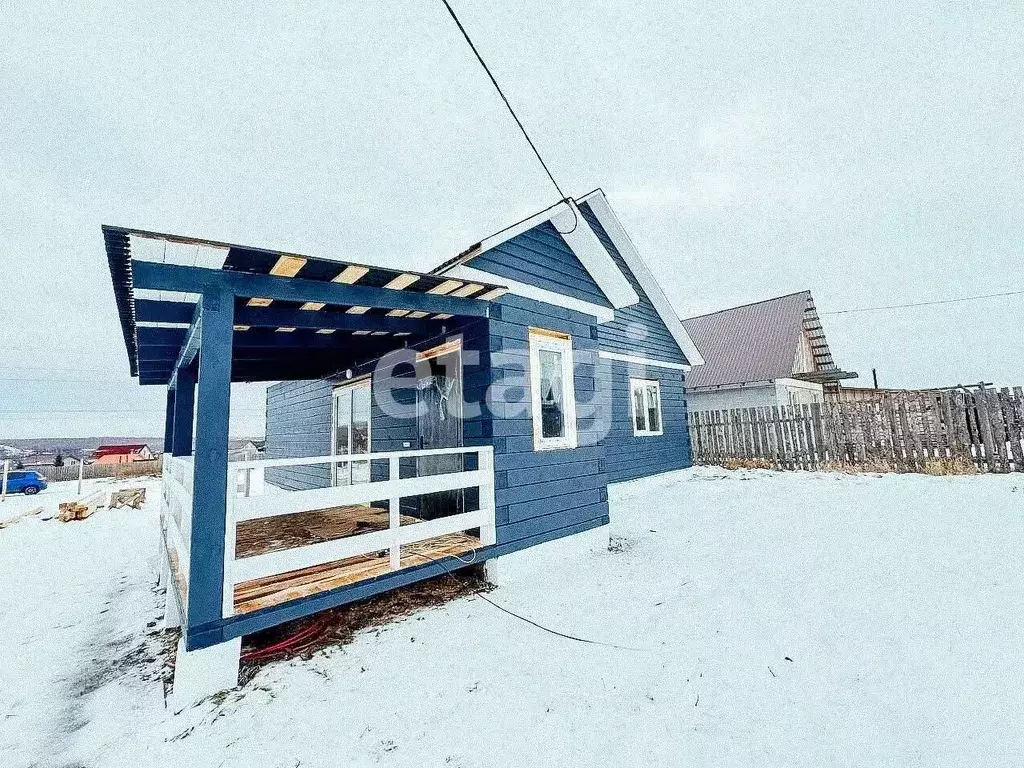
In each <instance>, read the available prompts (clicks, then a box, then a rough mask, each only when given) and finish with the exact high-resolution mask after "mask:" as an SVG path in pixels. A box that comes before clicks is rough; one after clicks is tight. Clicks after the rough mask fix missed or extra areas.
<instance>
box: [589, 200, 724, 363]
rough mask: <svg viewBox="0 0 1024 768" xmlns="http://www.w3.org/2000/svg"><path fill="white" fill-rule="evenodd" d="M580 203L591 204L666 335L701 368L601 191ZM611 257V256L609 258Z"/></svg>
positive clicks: (690, 343) (698, 355)
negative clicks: (651, 305)
mask: <svg viewBox="0 0 1024 768" xmlns="http://www.w3.org/2000/svg"><path fill="white" fill-rule="evenodd" d="M580 202H585V203H588V204H589V205H590V210H592V211H593V212H594V216H596V217H597V220H598V221H599V222H601V226H602V227H604V231H605V232H607V233H608V237H609V238H610V239H611V241H612V244H613V245H614V246H615V247H616V249H618V251H619V255H621V256H622V259H623V261H625V262H626V266H628V267H629V269H630V271H632V273H633V276H634V277H635V278H636V280H637V282H638V283H640V287H641V288H643V289H644V293H646V294H647V298H649V299H650V300H651V304H653V305H654V309H655V310H657V312H658V314H659V315H660V316H661V320H662V322H664V323H665V327H666V328H668V330H669V333H671V334H672V338H674V339H675V340H676V343H677V344H678V345H679V348H680V349H681V350H682V351H683V354H684V355H686V359H687V360H688V361H689V363H690V365H703V364H704V357H703V356H702V355H701V353H700V352H699V351H698V349H697V346H696V345H695V344H694V343H693V340H692V339H691V338H690V334H688V333H687V332H686V329H685V328H684V327H683V322H682V320H680V319H679V316H678V315H677V314H676V313H675V310H673V309H672V304H671V303H670V302H669V300H668V297H667V296H666V295H665V292H664V291H663V290H662V289H661V286H660V285H658V281H657V280H656V279H655V277H654V274H653V273H652V272H651V270H650V269H649V268H648V267H647V264H645V263H644V260H643V259H642V258H641V257H640V252H639V251H637V249H636V246H635V245H633V241H632V240H630V239H629V235H628V234H627V233H626V230H625V229H623V227H622V223H621V222H620V221H619V217H618V216H616V215H615V212H614V211H613V210H612V209H611V206H610V205H608V200H607V198H606V197H605V196H604V192H603V191H601V190H600V189H595V190H594V191H593V192H591V193H590V194H588V195H585V196H584V197H582V198H581V199H580ZM609 258H611V257H609Z"/></svg>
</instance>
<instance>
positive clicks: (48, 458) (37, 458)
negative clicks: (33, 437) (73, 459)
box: [20, 452, 68, 469]
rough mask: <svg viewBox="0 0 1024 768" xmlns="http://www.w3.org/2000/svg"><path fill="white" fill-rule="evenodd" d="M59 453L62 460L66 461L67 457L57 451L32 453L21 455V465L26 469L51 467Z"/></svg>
mask: <svg viewBox="0 0 1024 768" xmlns="http://www.w3.org/2000/svg"><path fill="white" fill-rule="evenodd" d="M58 455H60V456H61V458H63V459H64V461H68V457H67V455H65V454H57V453H49V452H46V453H32V454H29V455H27V456H21V457H20V460H21V464H22V466H24V467H26V468H28V469H34V468H35V467H52V466H54V465H55V464H56V463H57V456H58Z"/></svg>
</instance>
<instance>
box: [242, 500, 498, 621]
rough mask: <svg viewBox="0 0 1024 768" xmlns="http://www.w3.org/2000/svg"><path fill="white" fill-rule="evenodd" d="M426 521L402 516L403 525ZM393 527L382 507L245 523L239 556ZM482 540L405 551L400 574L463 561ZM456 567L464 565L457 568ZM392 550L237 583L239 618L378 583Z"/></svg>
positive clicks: (417, 545) (454, 538)
mask: <svg viewBox="0 0 1024 768" xmlns="http://www.w3.org/2000/svg"><path fill="white" fill-rule="evenodd" d="M420 522H423V521H422V520H420V518H418V517H414V516H412V515H407V514H406V515H402V516H401V525H413V524H416V523H420ZM388 527H389V512H388V510H387V509H381V508H379V507H372V506H365V505H352V506H341V507H331V508H328V509H317V510H310V511H307V512H300V513H297V514H291V515H278V516H275V517H266V518H259V519H256V520H245V521H241V522H239V523H238V529H237V536H236V540H235V557H236V558H245V557H254V556H257V555H264V554H268V553H270V552H279V551H283V550H287V549H293V548H295V547H303V546H308V545H311V544H320V543H324V542H329V541H334V540H337V539H341V538H346V537H349V536H357V535H360V534H364V533H370V532H373V531H384V530H387V529H388ZM481 545H482V544H481V541H480V538H479V537H477V536H471V535H469V534H467V533H462V532H459V533H450V534H446V535H443V536H437V537H434V538H431V539H427V540H425V541H417V542H413V543H410V544H404V545H402V547H401V555H400V564H399V569H402V568H411V567H413V566H417V565H423V564H425V563H428V562H431V561H433V560H441V559H443V558H445V557H450V556H458V557H462V556H464V555H466V554H468V553H470V552H472V551H473V550H474V549H478V548H479V547H480V546H481ZM452 565H453V567H455V566H457V565H459V563H457V562H453V563H452ZM392 570H393V569H392V567H391V558H390V552H389V550H388V549H387V548H384V549H381V550H378V551H376V552H369V553H366V554H362V555H358V556H356V557H348V558H345V559H342V560H336V561H334V562H330V563H324V564H322V565H315V566H311V567H307V568H299V569H296V570H292V571H288V572H285V573H279V574H274V575H272V576H267V577H264V578H259V579H252V580H250V581H244V582H241V583H239V584H236V585H235V587H234V596H233V599H234V611H235V613H236V614H242V613H249V612H251V611H256V610H260V609H261V608H267V607H269V606H272V605H278V604H280V603H284V602H287V601H289V600H295V599H297V598H301V597H307V596H309V595H313V594H316V593H318V592H323V591H326V590H329V589H335V588H336V587H341V586H345V585H347V584H354V583H356V582H359V581H364V580H366V579H372V578H376V577H377V576H382V575H384V574H386V573H390V572H391V571H392Z"/></svg>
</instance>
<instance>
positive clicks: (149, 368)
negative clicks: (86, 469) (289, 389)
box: [103, 226, 507, 384]
mask: <svg viewBox="0 0 1024 768" xmlns="http://www.w3.org/2000/svg"><path fill="white" fill-rule="evenodd" d="M103 237H104V241H105V245H106V252H107V260H108V264H109V266H110V273H111V278H112V280H113V283H114V293H115V297H116V300H117V308H118V314H119V316H120V319H121V329H122V333H123V335H124V340H125V347H126V349H127V351H128V358H129V365H130V368H131V374H132V375H133V376H138V377H139V380H140V383H143V384H168V383H170V382H171V381H172V380H173V379H174V377H175V372H176V370H177V369H179V368H181V367H183V366H185V365H187V364H189V362H190V361H191V360H192V359H193V358H194V356H195V351H196V345H197V344H198V339H199V337H200V334H199V333H198V330H199V328H200V327H201V323H202V296H203V295H204V294H205V293H207V292H211V291H219V292H221V293H225V292H226V293H227V294H229V295H230V296H232V297H233V299H234V308H233V309H234V311H233V320H234V333H233V338H232V379H233V380H235V381H273V380H281V379H309V378H318V377H320V376H325V375H329V374H332V373H335V372H337V371H339V370H343V369H345V368H346V367H350V366H352V365H354V364H356V363H357V362H361V361H366V360H372V359H374V358H376V357H379V356H381V355H383V354H385V353H387V352H389V351H391V350H393V349H396V348H401V347H403V346H406V345H408V344H413V343H417V342H420V341H423V340H426V339H431V338H434V337H438V336H440V335H442V334H444V333H451V332H455V331H456V330H457V329H459V328H460V327H462V326H464V325H465V324H467V323H469V322H472V321H474V320H476V319H478V318H484V317H487V316H488V314H489V303H490V301H491V300H493V299H496V298H498V297H499V296H501V295H503V294H504V293H505V292H506V291H507V288H506V287H505V286H502V285H496V284H493V283H487V282H478V281H467V280H457V279H454V278H446V277H442V276H438V275H425V274H420V273H416V272H408V271H397V270H393V269H386V268H383V267H375V266H369V265H364V264H355V263H352V262H348V261H340V260H336V259H331V258H311V257H307V256H301V255H298V254H293V253H286V252H281V251H275V250H270V249H265V248H252V247H247V246H239V245H233V244H230V243H222V242H218V241H213V240H205V239H200V238H192V237H183V236H179V235H169V234H163V233H157V232H148V231H145V230H138V229H128V228H123V227H110V226H104V227H103Z"/></svg>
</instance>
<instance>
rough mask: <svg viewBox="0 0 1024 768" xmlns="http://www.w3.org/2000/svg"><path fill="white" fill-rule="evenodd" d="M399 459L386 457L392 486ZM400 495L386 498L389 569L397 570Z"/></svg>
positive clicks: (396, 475)
mask: <svg viewBox="0 0 1024 768" xmlns="http://www.w3.org/2000/svg"><path fill="white" fill-rule="evenodd" d="M399 470H400V466H399V460H398V457H397V456H391V457H390V458H388V481H389V482H390V484H391V485H392V487H397V486H396V485H395V484H396V483H397V481H398V479H399ZM395 493H396V494H397V491H396V492H395ZM401 503H402V499H401V497H399V496H397V495H392V496H391V497H390V498H389V499H388V530H389V531H390V532H391V547H390V549H389V554H390V556H391V570H392V571H397V570H398V569H399V568H401V567H402V544H401V538H400V537H399V534H400V530H399V529H400V528H401V526H402V513H401Z"/></svg>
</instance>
